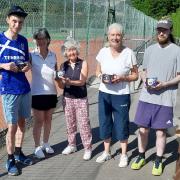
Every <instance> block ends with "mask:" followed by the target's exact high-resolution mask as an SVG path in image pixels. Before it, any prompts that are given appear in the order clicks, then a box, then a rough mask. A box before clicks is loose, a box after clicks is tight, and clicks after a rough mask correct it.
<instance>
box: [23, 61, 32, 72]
mask: <svg viewBox="0 0 180 180" xmlns="http://www.w3.org/2000/svg"><path fill="white" fill-rule="evenodd" d="M30 69H31V65H30V64H29V63H27V64H26V66H24V67H23V68H22V70H21V72H27V71H29V70H30Z"/></svg>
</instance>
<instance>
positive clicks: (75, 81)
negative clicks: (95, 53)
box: [62, 61, 88, 86]
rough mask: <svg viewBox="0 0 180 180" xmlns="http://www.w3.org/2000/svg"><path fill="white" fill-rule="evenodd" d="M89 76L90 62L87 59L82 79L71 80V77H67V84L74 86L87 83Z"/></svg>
mask: <svg viewBox="0 0 180 180" xmlns="http://www.w3.org/2000/svg"><path fill="white" fill-rule="evenodd" d="M87 77H88V64H87V61H83V63H82V69H81V74H80V80H71V79H69V78H65V84H67V85H73V86H83V85H84V84H85V83H86V80H87ZM62 80H63V79H62Z"/></svg>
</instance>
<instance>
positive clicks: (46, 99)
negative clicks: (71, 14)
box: [31, 28, 57, 159]
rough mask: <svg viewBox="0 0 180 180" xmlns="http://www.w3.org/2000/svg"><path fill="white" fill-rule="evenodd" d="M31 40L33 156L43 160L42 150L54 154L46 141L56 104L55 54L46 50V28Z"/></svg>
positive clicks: (41, 29) (38, 31)
mask: <svg viewBox="0 0 180 180" xmlns="http://www.w3.org/2000/svg"><path fill="white" fill-rule="evenodd" d="M33 39H34V42H35V44H36V48H35V50H34V51H33V52H32V53H31V59H32V60H31V64H32V83H31V92H32V110H33V115H34V126H33V137H34V142H35V151H34V154H35V156H36V157H37V158H39V159H41V158H45V154H44V152H43V150H44V151H45V152H46V153H48V154H53V153H54V150H53V148H52V147H51V146H50V144H49V143H48V140H49V135H50V131H51V120H52V113H53V111H54V108H55V107H56V103H57V90H56V86H55V81H54V74H55V73H54V72H55V71H56V69H57V59H56V55H55V53H54V52H52V51H50V50H49V48H48V47H49V44H50V40H51V38H50V35H49V33H48V31H47V29H46V28H40V29H38V30H37V31H36V32H34V34H33ZM42 128H44V131H43V142H42V144H41V145H40V136H41V130H42Z"/></svg>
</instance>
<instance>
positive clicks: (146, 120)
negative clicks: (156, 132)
mask: <svg viewBox="0 0 180 180" xmlns="http://www.w3.org/2000/svg"><path fill="white" fill-rule="evenodd" d="M134 123H135V124H137V125H138V126H140V127H145V128H152V129H167V128H170V127H172V126H173V107H168V106H162V105H157V104H151V103H146V102H143V101H139V103H138V107H137V111H136V115H135V119H134Z"/></svg>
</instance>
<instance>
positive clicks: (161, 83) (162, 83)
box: [146, 81, 167, 91]
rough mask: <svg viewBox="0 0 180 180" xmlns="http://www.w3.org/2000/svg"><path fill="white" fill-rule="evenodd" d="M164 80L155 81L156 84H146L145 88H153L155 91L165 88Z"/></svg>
mask: <svg viewBox="0 0 180 180" xmlns="http://www.w3.org/2000/svg"><path fill="white" fill-rule="evenodd" d="M166 87H167V86H166V82H162V81H157V85H156V86H146V88H147V89H148V90H155V91H159V90H161V89H163V88H166Z"/></svg>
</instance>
